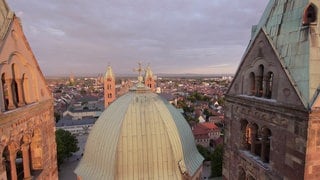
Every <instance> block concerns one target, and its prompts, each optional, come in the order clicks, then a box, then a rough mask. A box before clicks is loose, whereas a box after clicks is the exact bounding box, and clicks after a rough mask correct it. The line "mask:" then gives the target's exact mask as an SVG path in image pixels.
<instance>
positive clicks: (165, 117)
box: [75, 86, 203, 179]
mask: <svg viewBox="0 0 320 180" xmlns="http://www.w3.org/2000/svg"><path fill="white" fill-rule="evenodd" d="M202 161H203V157H202V156H201V155H200V154H199V153H198V151H197V148H196V146H195V142H194V137H193V135H192V132H191V129H190V127H189V125H188V124H187V122H186V120H185V119H184V117H183V116H182V114H181V113H180V112H179V111H177V110H176V108H174V107H173V106H172V105H171V104H170V103H168V102H167V101H165V100H163V99H162V98H161V97H160V96H158V95H157V94H155V93H152V92H150V91H149V90H147V89H146V88H143V87H140V86H138V87H136V88H135V89H133V90H131V91H130V92H129V93H127V94H125V95H123V96H121V97H120V98H118V99H117V100H116V101H114V102H113V103H112V104H111V105H110V106H109V107H108V108H107V109H106V110H105V111H104V112H103V113H102V115H101V116H100V117H99V119H98V120H97V122H96V123H95V125H94V127H93V129H92V131H91V133H90V135H89V137H88V141H87V144H86V147H85V153H84V156H83V158H82V160H81V162H80V164H79V166H78V167H77V169H76V170H75V173H76V174H77V175H79V176H81V177H82V178H83V179H128V178H133V179H155V178H160V179H181V178H182V174H188V175H190V176H193V175H194V174H195V173H196V171H197V170H198V169H199V168H200V167H201V164H202Z"/></svg>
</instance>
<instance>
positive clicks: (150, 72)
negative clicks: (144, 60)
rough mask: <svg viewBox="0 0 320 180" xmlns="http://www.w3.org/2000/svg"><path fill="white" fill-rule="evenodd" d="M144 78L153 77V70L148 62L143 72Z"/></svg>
mask: <svg viewBox="0 0 320 180" xmlns="http://www.w3.org/2000/svg"><path fill="white" fill-rule="evenodd" d="M145 78H146V79H147V78H153V72H152V70H151V68H150V65H149V64H148V66H147V68H146V74H145Z"/></svg>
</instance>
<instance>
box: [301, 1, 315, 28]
mask: <svg viewBox="0 0 320 180" xmlns="http://www.w3.org/2000/svg"><path fill="white" fill-rule="evenodd" d="M316 20H317V8H316V6H315V5H314V4H309V5H308V7H307V8H306V9H305V10H304V13H303V20H302V24H303V25H309V24H310V23H314V22H316Z"/></svg>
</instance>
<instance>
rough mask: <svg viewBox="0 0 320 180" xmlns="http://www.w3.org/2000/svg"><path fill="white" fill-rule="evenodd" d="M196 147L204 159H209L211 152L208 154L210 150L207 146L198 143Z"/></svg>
mask: <svg viewBox="0 0 320 180" xmlns="http://www.w3.org/2000/svg"><path fill="white" fill-rule="evenodd" d="M197 149H198V151H199V153H200V154H201V155H202V156H203V157H204V160H205V161H210V158H211V157H210V156H211V154H210V151H209V150H208V149H207V148H205V147H203V146H201V145H200V144H198V145H197Z"/></svg>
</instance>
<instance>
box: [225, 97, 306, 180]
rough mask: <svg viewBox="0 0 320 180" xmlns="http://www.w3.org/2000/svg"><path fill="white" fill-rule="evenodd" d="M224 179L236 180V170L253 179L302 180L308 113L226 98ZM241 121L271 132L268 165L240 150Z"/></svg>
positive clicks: (259, 101) (241, 148) (237, 172)
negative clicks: (240, 170)
mask: <svg viewBox="0 0 320 180" xmlns="http://www.w3.org/2000/svg"><path fill="white" fill-rule="evenodd" d="M226 102H227V105H226V108H227V109H226V112H227V113H226V114H225V122H226V131H225V145H226V146H225V154H224V160H225V161H224V176H225V178H226V179H237V178H238V177H239V169H241V168H242V169H243V170H244V171H245V173H246V176H247V177H248V175H250V176H251V177H253V178H255V179H303V175H304V163H305V149H306V139H307V125H308V124H307V123H308V121H307V120H308V112H307V111H303V110H299V109H296V108H294V107H286V106H281V105H279V104H277V103H275V102H268V101H264V100H263V99H257V98H247V97H235V96H227V97H226ZM241 120H247V121H248V122H250V123H255V124H257V125H258V127H259V130H258V131H261V128H262V127H267V128H269V129H270V130H271V133H272V136H271V140H270V161H269V163H264V162H262V161H261V158H260V157H258V156H257V155H254V154H252V153H251V152H250V150H247V149H245V148H243V145H242V144H241V143H242V142H243V139H242V137H243V132H242V131H241Z"/></svg>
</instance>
